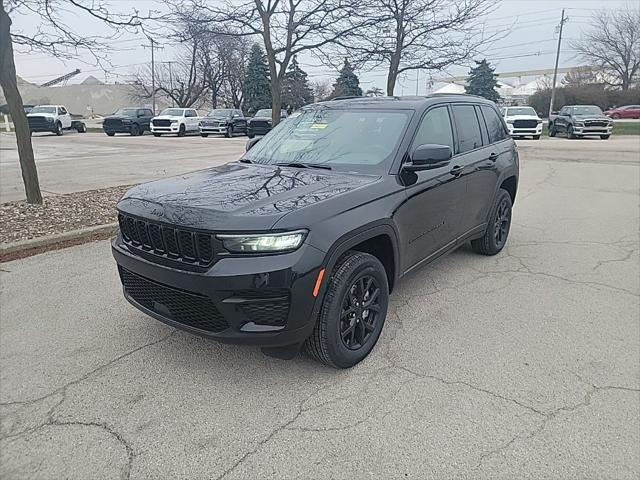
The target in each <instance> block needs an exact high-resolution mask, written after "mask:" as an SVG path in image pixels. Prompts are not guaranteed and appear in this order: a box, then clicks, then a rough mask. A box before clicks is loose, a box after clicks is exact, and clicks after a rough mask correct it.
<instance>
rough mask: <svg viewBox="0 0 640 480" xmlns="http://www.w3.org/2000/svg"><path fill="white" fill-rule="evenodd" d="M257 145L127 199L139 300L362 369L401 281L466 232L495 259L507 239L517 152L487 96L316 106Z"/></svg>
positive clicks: (118, 243) (229, 336)
mask: <svg viewBox="0 0 640 480" xmlns="http://www.w3.org/2000/svg"><path fill="white" fill-rule="evenodd" d="M247 149H248V150H247V152H246V153H245V155H244V156H243V157H242V158H241V159H240V160H238V161H235V162H231V163H227V164H224V165H220V166H217V167H213V168H209V169H206V170H200V171H198V172H193V173H189V174H184V175H180V176H178V177H174V178H168V179H163V180H158V181H155V182H151V183H147V184H143V185H140V186H137V187H134V188H132V189H131V190H129V191H128V192H127V193H126V194H125V195H124V197H123V198H122V200H121V201H120V202H119V203H118V206H117V208H118V221H119V226H120V228H119V231H118V233H117V234H116V236H115V237H114V238H113V240H112V247H113V255H114V257H115V260H116V262H117V265H118V270H119V274H120V279H121V281H122V284H123V286H124V295H125V297H126V298H127V300H128V301H129V302H130V303H131V304H133V305H134V306H135V307H136V308H138V309H139V310H141V311H142V312H144V313H146V314H148V315H150V316H152V317H154V318H156V319H158V320H160V321H162V322H165V323H167V324H169V325H172V326H174V327H176V328H180V329H183V330H186V331H189V332H192V333H195V334H198V335H203V336H206V337H210V338H214V339H218V340H221V341H224V342H235V343H245V344H253V345H261V346H263V351H264V352H265V353H266V354H268V355H273V356H277V357H280V358H291V357H292V356H294V355H295V354H296V353H297V352H298V351H299V349H300V348H301V347H302V346H303V345H304V346H305V348H306V349H307V351H308V352H309V353H310V354H311V355H312V356H313V357H314V358H316V359H317V360H319V361H321V362H324V363H326V364H328V365H331V366H334V367H338V368H348V367H351V366H353V365H355V364H356V363H358V362H359V361H361V360H362V359H363V358H365V357H366V356H367V354H368V353H369V352H370V351H371V350H372V349H373V347H374V345H375V343H376V341H377V340H378V337H379V336H380V332H381V331H382V327H383V325H384V322H385V317H386V315H387V307H388V305H389V293H390V292H391V291H392V290H393V289H394V287H395V286H396V285H397V283H398V281H399V280H400V278H401V277H403V276H404V275H405V274H407V273H409V272H411V271H412V270H414V269H416V268H418V267H421V266H423V265H426V264H428V263H429V262H431V261H433V260H435V259H436V258H438V257H440V256H442V255H444V254H446V253H448V252H451V251H453V250H455V249H456V248H458V247H459V246H461V245H463V244H465V243H467V242H471V246H472V248H473V249H474V250H475V251H476V252H478V253H480V254H483V255H495V254H497V253H499V252H500V251H501V250H502V248H503V247H504V246H505V243H506V241H507V237H508V235H509V228H510V225H511V211H512V205H513V202H514V200H515V196H516V191H517V188H518V170H519V162H518V153H517V150H516V147H515V144H514V141H513V140H512V139H511V138H510V137H509V132H508V131H507V128H506V126H505V124H504V121H503V120H502V118H501V117H500V113H499V112H498V110H497V108H496V107H495V104H494V103H493V102H490V101H488V100H485V99H483V98H480V97H475V96H469V95H449V96H440V95H438V96H431V97H426V98H416V97H407V98H401V97H387V98H382V97H381V98H358V99H350V100H341V101H331V102H324V103H319V104H314V105H309V106H307V107H304V108H303V109H302V110H301V111H300V112H299V114H297V115H296V116H295V118H291V119H288V120H287V121H286V122H282V123H281V124H279V125H278V126H277V128H276V129H274V130H273V132H271V133H270V134H269V135H267V136H266V137H258V138H254V139H252V140H249V141H248V143H247Z"/></svg>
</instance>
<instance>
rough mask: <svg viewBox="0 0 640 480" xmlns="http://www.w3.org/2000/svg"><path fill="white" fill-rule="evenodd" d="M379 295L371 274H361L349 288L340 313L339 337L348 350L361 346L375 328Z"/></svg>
mask: <svg viewBox="0 0 640 480" xmlns="http://www.w3.org/2000/svg"><path fill="white" fill-rule="evenodd" d="M379 296H380V287H379V286H378V283H377V281H376V279H375V278H374V277H372V276H371V275H363V276H361V277H360V278H358V279H357V280H356V281H355V282H354V283H353V285H351V287H350V288H349V290H348V293H347V295H346V296H345V298H344V301H343V302H342V312H341V313H340V338H341V339H342V343H343V344H344V346H345V347H347V348H348V349H349V350H359V349H360V348H362V347H363V346H364V345H365V344H366V343H367V341H368V340H369V338H370V337H371V334H372V333H373V332H374V331H375V330H376V326H377V320H378V317H379V315H380V301H379Z"/></svg>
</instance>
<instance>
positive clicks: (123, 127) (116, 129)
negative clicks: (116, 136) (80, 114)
mask: <svg viewBox="0 0 640 480" xmlns="http://www.w3.org/2000/svg"><path fill="white" fill-rule="evenodd" d="M102 129H103V130H104V132H105V133H131V125H120V126H117V127H116V126H114V127H109V126H104V125H103V126H102Z"/></svg>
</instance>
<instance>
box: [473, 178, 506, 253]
mask: <svg viewBox="0 0 640 480" xmlns="http://www.w3.org/2000/svg"><path fill="white" fill-rule="evenodd" d="M511 207H512V202H511V195H510V194H509V192H507V191H506V190H504V189H502V188H501V189H500V190H498V195H497V197H496V200H495V202H494V204H493V208H492V209H491V216H490V217H489V224H488V225H487V229H486V231H485V233H484V235H483V236H482V237H481V238H478V239H476V240H471V248H473V251H474V252H476V253H480V254H482V255H495V254H497V253H499V252H500V251H501V250H502V249H503V248H504V246H505V244H506V243H507V238H508V237H509V229H510V227H511Z"/></svg>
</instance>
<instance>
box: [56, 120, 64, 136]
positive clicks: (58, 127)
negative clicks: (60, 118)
mask: <svg viewBox="0 0 640 480" xmlns="http://www.w3.org/2000/svg"><path fill="white" fill-rule="evenodd" d="M55 134H56V135H58V136H59V137H61V136H62V135H63V134H64V130H63V129H62V124H61V123H60V122H57V123H56V130H55Z"/></svg>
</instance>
